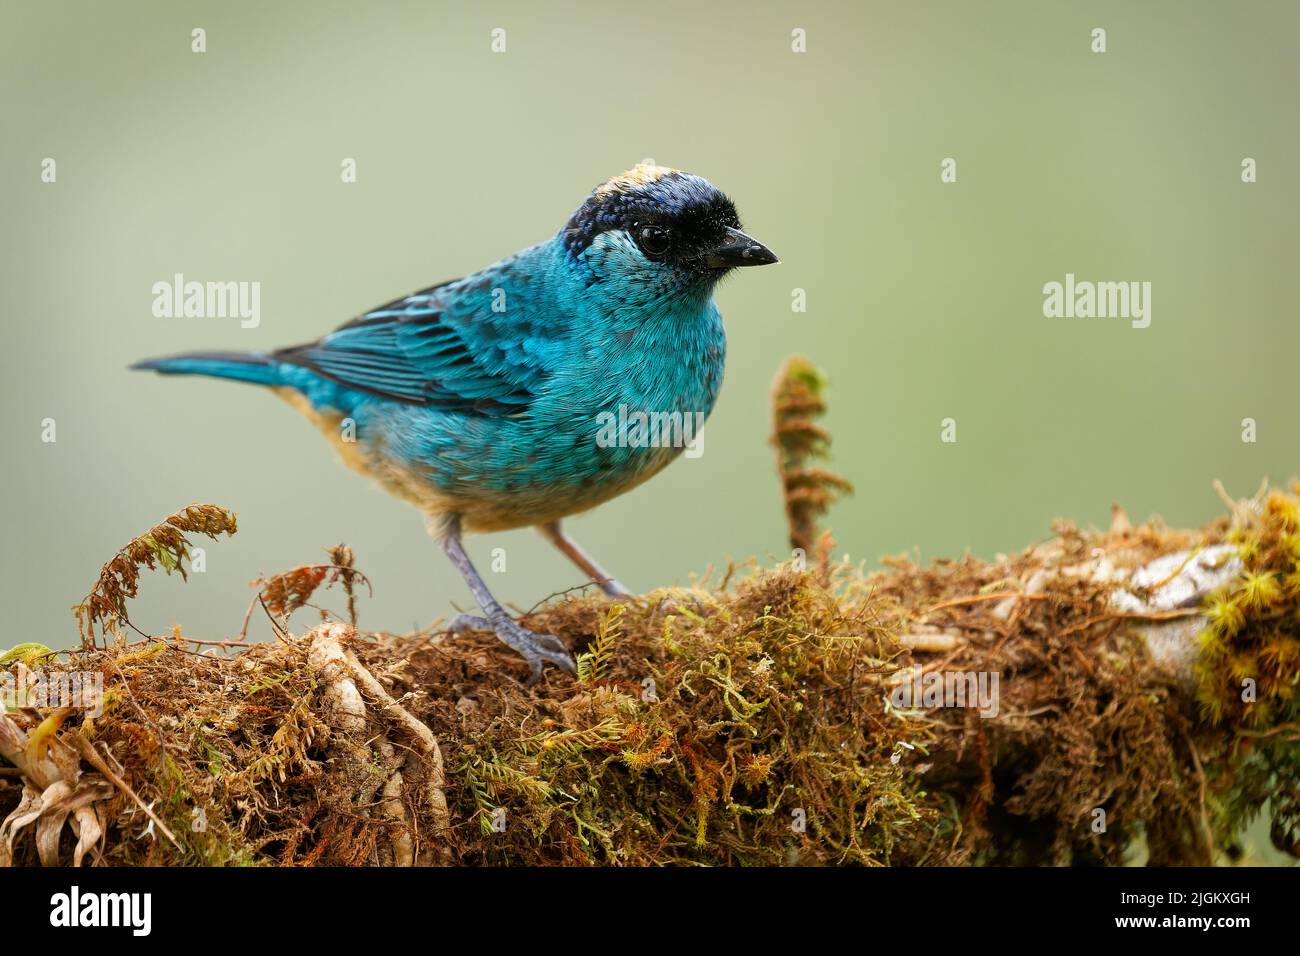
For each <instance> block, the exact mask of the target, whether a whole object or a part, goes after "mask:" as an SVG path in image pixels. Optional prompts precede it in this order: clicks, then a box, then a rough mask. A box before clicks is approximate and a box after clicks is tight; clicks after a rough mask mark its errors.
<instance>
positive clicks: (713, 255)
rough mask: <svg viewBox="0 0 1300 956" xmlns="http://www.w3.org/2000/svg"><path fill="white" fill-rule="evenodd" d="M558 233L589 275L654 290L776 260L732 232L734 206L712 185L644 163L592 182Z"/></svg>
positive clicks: (736, 227) (703, 282)
mask: <svg viewBox="0 0 1300 956" xmlns="http://www.w3.org/2000/svg"><path fill="white" fill-rule="evenodd" d="M558 238H559V240H560V241H561V242H562V243H563V244H564V248H565V251H566V252H567V253H568V255H569V256H571V257H572V258H573V259H574V261H576V262H580V263H582V265H583V266H584V268H585V270H586V271H587V273H588V275H589V276H590V277H591V279H593V280H594V281H598V282H599V281H618V280H623V281H632V282H636V283H639V284H649V285H650V286H652V287H655V288H657V289H658V290H659V291H661V292H671V291H672V290H673V289H674V288H682V289H687V288H704V289H711V288H712V287H713V284H714V283H715V282H717V280H718V279H720V278H721V277H722V276H723V275H725V274H726V273H727V272H729V271H730V270H732V269H735V268H738V267H741V266H762V265H768V264H770V263H773V262H777V261H778V260H777V258H776V256H775V255H773V254H772V251H771V250H770V249H768V248H767V247H766V246H765V245H763V244H762V243H761V242H759V241H758V240H756V239H751V238H750V237H749V236H747V235H745V234H744V233H743V232H741V231H740V219H739V217H737V215H736V207H735V206H734V205H733V204H732V202H731V200H730V199H728V198H727V197H726V196H725V195H723V193H722V191H721V190H720V189H718V187H716V186H714V185H713V184H712V183H711V182H709V181H708V180H707V179H704V178H702V177H700V176H694V175H692V174H690V173H684V172H682V171H681V170H677V169H669V168H668V167H666V166H650V165H647V164H642V165H639V166H635V167H633V168H632V169H630V170H628V171H627V172H625V173H623V174H622V175H619V176H615V177H614V178H613V179H610V180H608V181H607V182H604V183H602V184H601V185H599V186H597V187H596V189H595V190H594V191H593V192H592V193H591V195H590V196H588V197H587V198H586V200H585V201H584V202H583V203H582V205H581V206H579V207H578V209H577V211H576V212H574V214H573V215H572V216H571V217H570V218H569V221H568V222H567V223H566V224H565V226H564V228H563V229H562V230H561V231H560V235H559V237H558Z"/></svg>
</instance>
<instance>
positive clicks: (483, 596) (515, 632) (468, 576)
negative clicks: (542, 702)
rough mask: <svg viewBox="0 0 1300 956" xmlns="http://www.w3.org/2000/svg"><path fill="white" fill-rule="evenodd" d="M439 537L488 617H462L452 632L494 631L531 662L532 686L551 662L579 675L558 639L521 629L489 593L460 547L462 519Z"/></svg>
mask: <svg viewBox="0 0 1300 956" xmlns="http://www.w3.org/2000/svg"><path fill="white" fill-rule="evenodd" d="M434 534H435V537H437V539H438V543H439V544H440V545H442V550H443V551H445V552H446V553H447V557H449V558H450V559H451V563H452V564H454V565H455V566H456V570H457V571H459V572H460V575H461V577H463V578H464V579H465V583H466V584H468V585H469V589H470V592H471V593H472V594H473V595H474V600H476V601H478V606H479V607H481V608H482V609H483V614H484V615H485V616H484V617H478V616H476V615H472V614H462V615H460V617H458V618H456V619H455V620H454V621H452V622H451V626H450V627H449V628H448V630H450V631H452V632H453V633H463V632H464V631H468V630H480V629H481V630H491V631H493V632H494V633H495V634H496V636H497V637H498V638H499V639H500V641H501V643H503V644H505V645H506V646H507V647H509V648H510V649H512V650H514V651H517V652H518V653H519V654H520V655H521V656H522V657H523V658H524V660H526V661H528V683H530V684H532V683H534V682H535V681H537V679H538V678H540V677H541V676H542V661H550V662H551V663H552V664H555V665H556V666H558V667H562V668H564V669H565V670H566V671H568V672H569V673H571V674H572V673H575V672H576V670H577V668H576V667H574V664H573V658H572V657H571V656H570V654H569V649H568V648H567V647H565V646H564V643H563V642H562V641H561V640H560V639H559V638H558V637H553V636H552V635H550V634H535V633H533V632H532V631H530V630H528V629H526V628H523V627H520V626H519V625H518V624H516V623H515V622H514V621H513V620H511V618H510V615H509V614H507V613H506V611H505V608H503V607H502V606H501V605H500V604H499V603H497V599H496V598H494V597H493V596H492V592H491V591H489V590H488V589H487V585H486V584H484V583H483V579H482V578H481V577H479V574H478V571H476V570H475V569H474V565H473V563H472V562H471V561H470V559H469V555H467V554H466V553H465V549H464V547H462V546H461V543H460V519H459V518H456V517H452V518H449V519H446V520H444V521H443V522H442V523H441V524H440V525H438V526H437V527H436V528H435V531H434Z"/></svg>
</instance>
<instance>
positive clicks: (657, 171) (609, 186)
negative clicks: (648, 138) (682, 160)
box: [596, 163, 680, 196]
mask: <svg viewBox="0 0 1300 956" xmlns="http://www.w3.org/2000/svg"><path fill="white" fill-rule="evenodd" d="M676 172H680V170H677V169H673V167H671V166H652V165H650V164H649V163H637V164H636V165H635V166H633V167H632V168H631V169H629V170H628V171H627V172H625V173H620V174H619V175H617V176H615V177H613V178H612V179H610V180H608V181H606V182H604V183H602V184H601V185H600V186H598V187H597V188H596V195H597V196H607V195H609V194H610V193H617V192H622V191H623V190H625V189H629V188H631V187H633V186H644V185H646V184H647V183H653V182H655V181H656V180H658V179H660V178H662V177H664V176H667V175H668V174H669V173H676Z"/></svg>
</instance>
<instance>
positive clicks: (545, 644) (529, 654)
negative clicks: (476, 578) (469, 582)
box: [447, 614, 578, 684]
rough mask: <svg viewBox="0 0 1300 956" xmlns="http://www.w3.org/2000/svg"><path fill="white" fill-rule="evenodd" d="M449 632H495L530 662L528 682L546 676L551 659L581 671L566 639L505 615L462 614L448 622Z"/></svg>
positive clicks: (568, 669)
mask: <svg viewBox="0 0 1300 956" xmlns="http://www.w3.org/2000/svg"><path fill="white" fill-rule="evenodd" d="M447 630H448V632H450V633H452V634H464V633H466V632H467V631H492V632H493V633H494V634H496V636H497V639H498V640H499V641H501V643H502V644H504V645H506V647H508V648H510V649H511V650H513V651H514V652H515V653H517V654H519V655H520V656H521V657H522V658H523V659H524V660H526V661H527V662H528V680H527V683H529V684H535V683H537V681H538V680H540V679H541V676H542V662H543V661H550V662H551V663H552V664H554V665H555V666H556V667H559V668H562V669H563V670H566V671H568V672H569V673H570V674H575V673H577V670H578V668H577V667H576V666H575V665H574V663H573V656H572V655H571V654H570V653H569V649H568V648H567V647H565V646H564V642H563V641H561V640H560V639H559V638H558V637H555V636H554V635H552V634H538V633H537V632H536V631H530V630H528V629H527V628H525V627H520V626H519V625H518V624H516V623H515V622H514V621H512V620H510V618H508V617H506V616H505V615H504V614H503V615H501V616H500V617H495V618H488V617H482V616H480V615H477V614H460V615H457V616H456V617H455V618H454V619H452V621H451V623H450V624H448V625H447Z"/></svg>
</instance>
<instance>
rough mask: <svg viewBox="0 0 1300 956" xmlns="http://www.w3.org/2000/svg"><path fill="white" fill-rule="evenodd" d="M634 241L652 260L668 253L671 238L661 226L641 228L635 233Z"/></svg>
mask: <svg viewBox="0 0 1300 956" xmlns="http://www.w3.org/2000/svg"><path fill="white" fill-rule="evenodd" d="M636 241H637V244H638V245H639V246H640V247H641V251H642V252H644V253H645V254H646V255H647V256H650V257H651V258H654V257H655V256H662V255H663V254H664V253H665V252H667V251H668V246H669V243H670V241H671V237H670V236H669V235H668V230H667V229H664V228H663V227H661V226H641V227H640V228H639V229H637V231H636Z"/></svg>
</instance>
